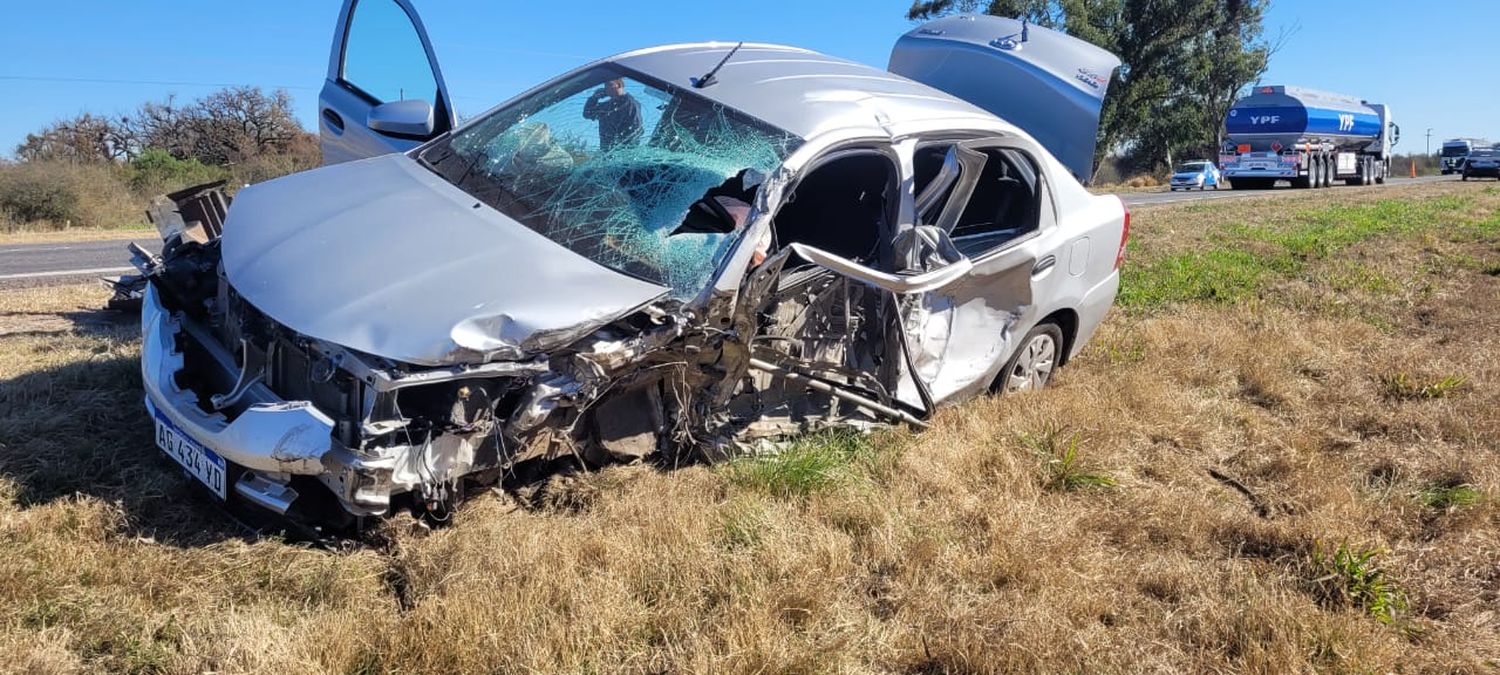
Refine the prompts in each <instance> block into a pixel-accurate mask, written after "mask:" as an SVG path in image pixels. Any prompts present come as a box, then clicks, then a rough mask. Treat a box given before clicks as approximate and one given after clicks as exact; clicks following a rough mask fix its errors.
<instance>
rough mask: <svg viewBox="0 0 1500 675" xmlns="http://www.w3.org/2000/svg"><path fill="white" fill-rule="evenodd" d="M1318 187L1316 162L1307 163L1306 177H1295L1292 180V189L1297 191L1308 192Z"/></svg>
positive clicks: (1309, 161)
mask: <svg viewBox="0 0 1500 675" xmlns="http://www.w3.org/2000/svg"><path fill="white" fill-rule="evenodd" d="M1317 186H1318V160H1316V159H1309V160H1308V161H1307V176H1306V177H1303V176H1297V177H1295V178H1293V179H1292V187H1294V188H1297V189H1298V190H1310V189H1312V188H1315V187H1317Z"/></svg>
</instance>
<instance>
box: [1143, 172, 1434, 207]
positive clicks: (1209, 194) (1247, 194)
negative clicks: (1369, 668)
mask: <svg viewBox="0 0 1500 675" xmlns="http://www.w3.org/2000/svg"><path fill="white" fill-rule="evenodd" d="M1448 180H1458V177H1457V176H1423V177H1421V178H1391V179H1390V180H1389V182H1390V183H1391V184H1392V185H1401V184H1403V183H1434V182H1438V181H1448ZM1280 185H1281V187H1278V188H1276V189H1274V190H1230V189H1227V188H1226V189H1223V190H1205V191H1198V190H1183V191H1181V192H1170V191H1167V190H1165V189H1163V190H1162V191H1161V192H1127V193H1125V194H1122V195H1120V197H1121V198H1122V199H1124V200H1125V203H1126V204H1129V205H1130V206H1137V205H1146V204H1171V203H1174V202H1194V201H1206V200H1211V199H1246V198H1252V197H1266V196H1270V195H1277V194H1286V193H1287V192H1299V191H1298V190H1293V189H1292V188H1290V187H1288V186H1287V184H1286V183H1280ZM1379 187H1380V186H1371V187H1370V188H1369V189H1372V190H1373V189H1378V188H1379ZM1333 189H1336V190H1345V189H1355V190H1362V189H1365V188H1350V187H1349V186H1347V185H1344V184H1342V183H1340V184H1338V185H1335V186H1334V187H1333Z"/></svg>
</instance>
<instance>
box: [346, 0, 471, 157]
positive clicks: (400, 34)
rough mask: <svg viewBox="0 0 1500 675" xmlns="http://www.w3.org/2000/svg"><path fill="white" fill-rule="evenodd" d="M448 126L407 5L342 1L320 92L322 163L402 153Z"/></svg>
mask: <svg viewBox="0 0 1500 675" xmlns="http://www.w3.org/2000/svg"><path fill="white" fill-rule="evenodd" d="M453 125H454V114H453V105H452V102H451V101H450V100H449V99H448V88H447V86H446V85H444V84H443V74H442V71H441V70H439V69H438V64H437V58H436V56H434V55H433V52H432V44H431V43H430V42H428V40H427V30H426V29H425V28H423V27H422V20H421V19H420V18H419V17H418V16H417V11H416V9H415V8H413V7H412V5H411V2H410V0H344V6H343V9H341V10H339V20H338V26H337V28H336V30H335V31H334V34H333V51H332V53H331V54H330V55H329V57H328V77H327V79H326V80H325V81H324V82H323V90H322V92H321V93H320V94H319V95H318V134H319V136H320V137H321V138H322V145H323V163H324V164H337V163H339V162H347V161H349V160H353V159H361V158H364V157H373V156H375V155H383V154H386V153H390V152H400V151H403V150H408V149H411V148H413V147H415V146H416V145H418V144H420V143H422V142H423V141H426V140H429V139H431V138H433V137H434V136H437V135H438V134H441V133H443V132H445V131H448V130H449V129H452V128H453Z"/></svg>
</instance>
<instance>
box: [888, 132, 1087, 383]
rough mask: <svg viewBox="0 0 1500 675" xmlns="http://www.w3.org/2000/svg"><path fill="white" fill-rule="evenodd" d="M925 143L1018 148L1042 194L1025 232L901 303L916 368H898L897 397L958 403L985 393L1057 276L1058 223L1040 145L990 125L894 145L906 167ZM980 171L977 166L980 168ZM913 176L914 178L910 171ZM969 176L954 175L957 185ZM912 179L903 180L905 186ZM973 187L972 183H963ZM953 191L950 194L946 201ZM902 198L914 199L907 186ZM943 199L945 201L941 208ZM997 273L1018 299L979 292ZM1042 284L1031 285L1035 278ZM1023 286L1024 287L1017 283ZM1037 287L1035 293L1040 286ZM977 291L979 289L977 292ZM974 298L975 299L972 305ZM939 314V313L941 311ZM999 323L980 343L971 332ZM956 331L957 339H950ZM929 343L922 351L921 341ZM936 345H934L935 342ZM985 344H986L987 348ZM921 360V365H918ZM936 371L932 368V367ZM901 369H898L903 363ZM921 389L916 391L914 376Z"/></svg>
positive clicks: (1051, 182)
mask: <svg viewBox="0 0 1500 675" xmlns="http://www.w3.org/2000/svg"><path fill="white" fill-rule="evenodd" d="M932 145H960V146H963V147H967V148H971V149H977V150H987V149H1009V150H1014V151H1017V152H1019V153H1021V154H1022V155H1023V156H1024V157H1025V158H1026V159H1027V161H1029V162H1030V164H1031V168H1032V169H1033V171H1035V173H1036V176H1037V188H1038V190H1040V191H1041V192H1042V193H1043V196H1042V197H1041V203H1040V204H1039V211H1038V214H1037V218H1038V222H1037V228H1036V229H1035V230H1033V231H1032V232H1028V233H1026V234H1023V235H1020V236H1018V237H1015V238H1013V239H1009V240H1007V241H1005V242H1002V243H1001V244H999V245H998V246H995V247H993V248H990V249H986V250H984V251H982V252H981V253H979V254H977V255H973V256H970V257H969V260H970V262H971V263H972V268H971V269H970V271H969V272H968V273H967V274H966V275H964V277H963V278H960V279H959V280H957V281H955V282H954V283H951V284H948V285H946V286H944V287H943V288H939V289H936V290H932V291H928V292H926V293H922V294H919V296H913V297H920V300H915V301H908V302H907V304H904V305H903V311H902V313H903V316H902V327H903V330H904V332H905V335H906V339H907V341H908V344H909V345H910V346H911V347H912V351H913V352H915V353H913V354H912V355H911V356H912V361H913V364H914V365H915V366H916V368H917V370H918V372H917V373H910V372H903V376H902V377H901V378H900V379H899V380H898V388H897V392H896V397H897V399H899V400H901V401H903V402H905V403H908V404H912V405H917V404H919V403H924V402H923V401H922V399H930V401H931V402H932V403H935V404H941V403H948V402H957V401H961V400H965V399H967V398H971V397H973V396H975V395H978V394H982V393H985V392H988V391H989V390H990V389H991V387H992V385H993V383H994V381H995V378H996V377H997V376H998V375H999V372H1000V370H1001V369H1002V368H1003V367H1004V365H1005V362H1006V361H1007V360H1008V359H1009V358H1010V355H1011V353H1012V352H1013V351H1014V350H1015V345H1016V343H1017V342H1018V341H1019V339H1020V336H1022V335H1025V333H1026V331H1029V330H1030V329H1031V328H1032V327H1033V326H1034V325H1036V323H1037V321H1039V320H1040V318H1041V317H1040V316H1039V307H1040V306H1041V305H1042V304H1043V303H1039V302H1037V296H1038V295H1041V294H1044V293H1045V288H1046V287H1047V286H1050V285H1051V284H1050V283H1048V282H1049V280H1052V279H1055V278H1057V276H1058V275H1057V268H1058V262H1059V252H1060V251H1061V248H1062V244H1063V242H1062V239H1063V238H1064V237H1063V233H1062V232H1061V223H1060V221H1059V215H1060V211H1059V209H1058V204H1057V190H1056V188H1055V187H1054V186H1053V185H1054V182H1055V181H1054V179H1053V178H1052V177H1051V176H1050V175H1049V173H1048V166H1047V163H1046V162H1045V161H1043V157H1045V152H1046V151H1045V150H1044V149H1043V148H1041V147H1040V146H1037V145H1036V144H1033V143H1030V142H1028V140H1027V139H1026V138H1024V137H1021V136H1018V135H1015V134H1008V133H996V132H990V131H963V130H946V129H945V130H937V131H929V132H926V133H920V134H916V135H914V137H913V139H912V141H910V142H908V143H903V144H900V145H899V146H898V148H901V149H903V150H904V152H905V153H906V156H905V157H903V163H904V166H906V167H908V168H909V167H911V166H912V162H911V158H912V157H913V156H914V154H915V152H916V151H917V149H918V148H921V147H928V146H932ZM980 170H981V171H982V170H983V167H981V168H980ZM910 178H913V179H914V177H910ZM966 182H968V181H963V180H961V181H960V184H963V183H966ZM913 183H914V180H907V181H905V182H904V184H905V185H907V186H912V185H913ZM969 184H970V185H972V183H969ZM972 194H973V193H972V189H971V190H969V191H968V192H967V193H966V194H963V195H962V196H963V198H964V202H965V205H967V202H968V199H969V198H971V197H972ZM957 196H960V195H959V194H958V193H957V192H955V193H954V194H953V195H950V196H949V200H952V199H954V198H955V197H957ZM902 198H903V199H904V200H905V199H910V200H913V202H914V200H915V195H914V194H913V193H912V190H911V189H910V188H908V189H907V190H905V191H904V194H903V196H902ZM949 208H950V204H948V203H945V204H944V207H943V209H942V210H943V211H944V212H946V211H947V210H948V209H949ZM1001 277H1003V278H1004V279H1005V281H1006V284H1005V285H1006V286H1009V287H1013V288H1006V289H1005V290H1006V291H1009V292H1013V293H1014V294H1016V295H1019V296H1021V297H1016V298H1013V299H1011V298H1006V297H1004V293H1003V292H1002V293H1001V294H1000V295H994V294H991V295H989V296H984V295H982V291H983V290H984V289H986V288H990V287H992V286H994V285H995V284H994V283H993V282H990V283H986V280H991V279H995V278H1001ZM1039 283H1040V284H1043V288H1042V289H1038V284H1039ZM1023 285H1024V289H1022V288H1021V287H1022V286H1023ZM1039 290H1040V292H1039ZM976 291H979V292H976ZM986 297H987V299H988V300H990V301H994V304H996V305H999V309H998V311H988V312H987V310H993V309H994V308H991V307H989V306H984V305H983V301H984V300H986ZM976 301H979V302H980V305H979V306H976ZM945 314H946V317H945V316H944V315H945ZM945 318H946V319H947V327H946V334H945V335H942V336H938V335H937V334H935V333H934V332H933V330H932V329H933V328H934V324H933V321H934V320H936V321H942V320H943V319H945ZM996 321H1000V322H1003V324H1004V325H1003V326H999V328H1000V332H999V337H1000V339H996V340H993V341H987V340H986V339H985V338H983V337H982V336H981V335H972V334H971V332H972V331H976V330H982V329H983V327H984V326H985V324H987V323H993V322H996ZM955 336H957V338H956V339H955ZM924 342H925V343H926V344H927V346H928V349H926V350H924V349H922V347H923V343H924ZM939 344H940V347H939ZM987 346H988V347H989V348H986V347H987ZM924 366H925V367H924ZM934 366H935V367H936V370H935V371H934V370H931V369H932V368H933V367H934ZM903 370H904V368H903ZM918 379H920V380H921V386H922V387H924V388H925V389H926V391H925V392H922V391H918V383H917V380H918Z"/></svg>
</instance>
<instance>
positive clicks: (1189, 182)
mask: <svg viewBox="0 0 1500 675" xmlns="http://www.w3.org/2000/svg"><path fill="white" fill-rule="evenodd" d="M1221 182H1223V181H1222V178H1221V175H1220V173H1219V167H1217V166H1214V163H1213V162H1183V163H1182V164H1178V165H1177V170H1176V171H1173V172H1172V180H1171V182H1170V183H1169V185H1170V186H1171V188H1172V190H1173V191H1176V190H1191V189H1193V188H1198V189H1199V190H1207V189H1208V188H1213V189H1215V190H1217V189H1219V183H1221Z"/></svg>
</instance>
